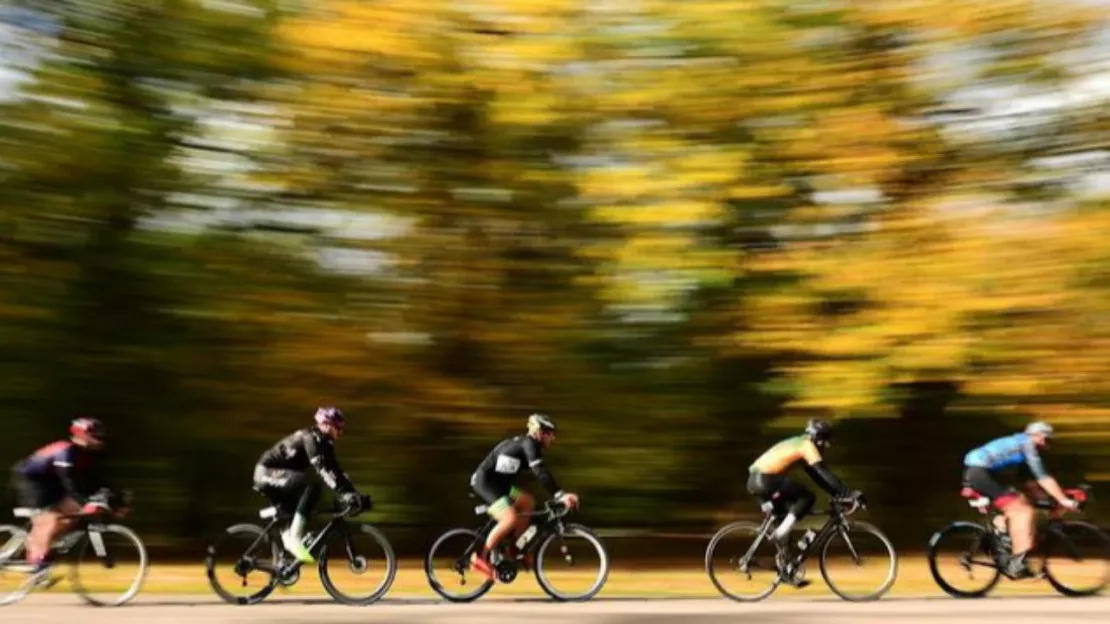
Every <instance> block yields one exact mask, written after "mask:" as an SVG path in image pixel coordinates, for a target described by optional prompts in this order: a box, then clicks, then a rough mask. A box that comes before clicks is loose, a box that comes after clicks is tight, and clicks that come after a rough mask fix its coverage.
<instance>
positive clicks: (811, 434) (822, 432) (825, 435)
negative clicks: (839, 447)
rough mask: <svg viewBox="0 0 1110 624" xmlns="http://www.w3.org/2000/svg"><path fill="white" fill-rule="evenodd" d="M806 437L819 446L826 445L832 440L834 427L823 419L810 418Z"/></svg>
mask: <svg viewBox="0 0 1110 624" xmlns="http://www.w3.org/2000/svg"><path fill="white" fill-rule="evenodd" d="M806 437H808V438H809V439H811V440H813V441H814V442H815V443H817V444H824V443H826V442H828V441H829V439H830V438H832V425H831V424H829V421H827V420H824V419H821V418H810V419H809V422H807V423H806Z"/></svg>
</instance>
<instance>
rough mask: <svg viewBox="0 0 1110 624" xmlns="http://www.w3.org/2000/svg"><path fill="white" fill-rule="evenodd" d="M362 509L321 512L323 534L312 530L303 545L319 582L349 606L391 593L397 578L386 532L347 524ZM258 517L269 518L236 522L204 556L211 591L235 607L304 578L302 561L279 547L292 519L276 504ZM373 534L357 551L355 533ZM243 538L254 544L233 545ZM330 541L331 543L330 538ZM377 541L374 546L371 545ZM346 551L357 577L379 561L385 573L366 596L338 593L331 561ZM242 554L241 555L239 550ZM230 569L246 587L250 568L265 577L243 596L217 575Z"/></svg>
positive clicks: (213, 543) (347, 561)
mask: <svg viewBox="0 0 1110 624" xmlns="http://www.w3.org/2000/svg"><path fill="white" fill-rule="evenodd" d="M361 511H362V510H361V506H360V507H355V508H351V507H346V508H343V509H339V510H338V512H335V511H331V512H329V511H323V512H319V513H318V514H317V515H323V516H327V517H328V518H329V520H328V522H327V524H326V525H325V526H324V528H323V529H321V530H320V531H319V532H316V533H313V532H309V533H307V534H306V535H305V538H304V544H305V546H307V548H308V551H309V553H311V554H312V556H313V558H314V559H316V565H317V570H318V571H319V574H320V582H321V584H322V585H323V586H324V590H325V591H327V593H328V595H329V596H331V597H332V599H333V600H335V601H336V602H339V603H342V604H348V605H369V604H372V603H374V602H377V601H378V600H379V599H381V597H382V596H384V595H385V594H386V592H388V591H389V588H390V587H391V586H392V585H393V580H394V578H396V576H397V557H396V555H394V553H393V546H392V545H391V544H390V543H389V540H387V539H386V537H385V535H383V534H382V533H381V531H379V530H378V529H376V528H375V527H373V526H371V525H369V524H365V523H349V522H347V518H348V517H349V516H354V515H358V514H359V513H361ZM258 515H259V517H260V518H262V519H264V520H269V523H268V524H267V525H266V526H265V527H262V526H259V525H257V524H251V523H241V524H234V525H231V526H230V527H228V528H227V529H225V530H224V533H223V535H221V536H220V537H219V538H218V539H217V540H214V541H213V542H211V543H210V544H209V546H208V554H207V557H206V558H205V573H206V575H207V577H208V583H209V585H210V586H211V587H212V590H213V591H215V592H216V595H218V596H219V597H220V598H222V599H223V600H224V601H225V602H228V603H230V604H234V605H252V604H257V603H259V602H262V601H263V600H265V599H266V597H267V596H269V595H270V594H271V593H272V592H273V591H274V589H276V588H277V586H278V585H281V586H283V587H292V586H293V585H295V584H296V583H297V581H299V580H300V576H301V568H302V566H303V565H304V564H302V563H301V562H300V561H299V560H296V559H294V558H293V557H292V556H291V555H289V554H288V553H286V552H285V549H284V548H283V547H282V545H281V527H282V526H284V525H285V524H286V523H287V521H288V520H289V519H290V518H291V517H292V516H291V515H290V514H287V513H285V512H283V511H282V510H280V509H279V508H278V507H277V506H270V507H266V508H264V509H262V510H261V511H259V512H258ZM360 536H364V537H367V538H369V543H367V544H362V545H360V546H359V548H357V549H356V545H355V541H354V538H355V537H360ZM241 538H245V539H246V540H247V541H249V542H250V545H249V546H247V547H246V548H242V547H238V548H237V547H234V546H232V545H231V544H230V542H232V541H233V540H236V539H241ZM329 540H330V541H329ZM371 544H373V546H371ZM371 549H373V551H378V550H380V553H379V554H378V555H376V556H371V555H370V552H371ZM225 552H226V553H234V554H232V555H231V556H233V557H234V559H233V560H232V561H230V562H228V561H224V562H220V561H217V558H218V557H219V556H221V553H225ZM338 552H342V553H343V554H344V556H345V560H346V563H347V568H348V569H349V570H350V571H351V572H353V573H354V574H355V575H357V576H361V575H363V574H365V573H366V572H368V571H369V570H370V569H371V564H372V563H374V562H379V561H380V563H381V569H382V570H383V571H384V573H385V575H384V577H383V578H382V580H381V581H380V582H379V583H377V585H375V586H374V587H373V588H372V591H371V592H370V593H368V594H361V595H358V596H355V595H352V594H348V593H345V592H343V591H340V589H339V588H338V587H337V586H336V583H335V579H334V574H335V573H337V572H339V571H340V570H341V568H337V569H332V568H331V567H329V564H331V563H333V562H335V561H337V560H339V559H338V557H333V556H332V555H333V553H338ZM239 553H241V554H239ZM224 570H229V571H231V572H232V573H233V575H234V576H233V578H232V581H234V582H237V583H238V584H239V585H240V587H241V588H247V587H248V577H249V576H251V573H252V572H257V573H258V576H257V577H256V578H260V579H261V583H262V584H261V586H260V588H259V589H258V590H257V591H253V592H252V593H249V594H247V595H245V596H239V595H236V594H234V593H232V591H231V590H232V589H234V588H233V587H231V584H230V583H229V584H226V586H225V584H224V583H221V581H220V580H219V579H217V578H216V576H217V573H218V572H222V571H224Z"/></svg>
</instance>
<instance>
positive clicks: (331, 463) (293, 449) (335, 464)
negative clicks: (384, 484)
mask: <svg viewBox="0 0 1110 624" xmlns="http://www.w3.org/2000/svg"><path fill="white" fill-rule="evenodd" d="M258 465H259V466H262V467H263V468H269V469H281V470H296V471H301V472H307V471H308V467H309V466H312V467H313V468H315V469H316V472H317V473H318V474H319V475H320V478H321V479H323V481H324V483H326V484H328V487H330V488H331V489H333V490H335V491H336V492H353V491H355V488H354V485H353V484H352V483H351V479H350V477H348V476H347V473H346V472H343V469H342V468H340V467H339V460H337V459H336V458H335V444H334V442H333V441H332V439H331V438H329V437H328V436H326V435H324V433H323V432H321V431H320V430H319V429H317V428H315V427H309V428H308V429H301V430H299V431H295V432H293V433H292V434H290V435H289V436H287V437H285V438H283V439H282V440H281V441H280V442H278V443H277V444H275V445H274V446H273V447H272V448H270V450H268V451H266V452H265V453H263V454H262V457H261V458H260V459H259V460H258Z"/></svg>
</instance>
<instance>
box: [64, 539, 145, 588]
mask: <svg viewBox="0 0 1110 624" xmlns="http://www.w3.org/2000/svg"><path fill="white" fill-rule="evenodd" d="M76 553H77V557H76V560H75V561H74V565H73V571H72V576H71V582H72V583H73V589H74V591H76V592H77V595H78V596H80V597H81V598H82V599H83V600H84V601H85V602H87V603H89V604H91V605H95V606H98V607H118V606H121V605H124V604H126V603H128V602H130V601H131V599H132V598H134V597H135V596H136V595H137V594H138V593H139V590H140V589H142V586H143V581H144V580H146V572H147V567H148V566H149V560H148V559H147V554H146V546H144V545H143V541H142V540H141V539H139V536H138V535H136V534H135V532H134V531H132V530H131V529H129V528H127V527H125V526H123V525H119V524H108V525H92V526H90V527H89V528H88V531H87V532H86V533H85V535H84V536H83V537H82V539H81V542H80V544H79V545H78V547H77V551H76Z"/></svg>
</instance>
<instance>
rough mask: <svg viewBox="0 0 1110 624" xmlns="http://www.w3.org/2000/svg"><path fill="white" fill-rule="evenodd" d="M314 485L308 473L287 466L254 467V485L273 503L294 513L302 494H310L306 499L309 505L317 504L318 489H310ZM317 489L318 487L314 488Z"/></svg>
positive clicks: (299, 504)
mask: <svg viewBox="0 0 1110 624" xmlns="http://www.w3.org/2000/svg"><path fill="white" fill-rule="evenodd" d="M310 485H313V482H312V480H311V479H310V478H309V475H308V474H307V473H304V472H301V471H299V470H289V469H287V468H267V467H265V466H262V465H257V466H255V467H254V487H255V489H257V490H258V491H259V492H261V493H262V494H264V495H265V496H266V497H267V498H269V499H270V501H271V502H272V503H274V504H275V505H277V506H278V507H280V508H281V509H282V510H283V511H285V512H287V513H293V511H295V510H296V509H297V507H298V506H306V505H302V503H301V496H302V495H304V494H309V495H310V497H309V500H307V501H305V502H306V503H308V504H307V506H308V507H312V506H315V498H316V495H317V494H318V491H311V490H309V486H310ZM313 490H316V488H313Z"/></svg>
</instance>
